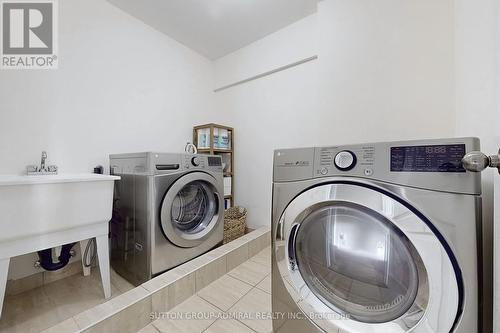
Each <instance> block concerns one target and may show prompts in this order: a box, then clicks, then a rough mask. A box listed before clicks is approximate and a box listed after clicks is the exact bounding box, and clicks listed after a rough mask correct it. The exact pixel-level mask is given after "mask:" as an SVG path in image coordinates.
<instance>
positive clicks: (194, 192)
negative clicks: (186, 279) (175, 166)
mask: <svg viewBox="0 0 500 333" xmlns="http://www.w3.org/2000/svg"><path fill="white" fill-rule="evenodd" d="M219 187H220V186H219ZM222 200H223V199H222V196H221V195H220V193H219V190H218V186H217V180H216V179H215V178H214V177H212V176H210V175H208V174H206V173H203V172H193V173H189V174H187V175H185V176H183V177H181V178H179V179H178V180H177V181H176V182H175V183H174V184H173V185H172V186H171V187H170V188H169V189H168V190H167V193H166V194H165V196H164V198H163V202H162V206H161V227H162V230H163V233H164V234H165V236H166V237H167V238H168V239H169V240H170V241H171V242H172V243H174V244H175V245H177V246H180V247H195V246H198V245H200V244H201V243H202V242H203V241H204V240H205V239H206V238H207V237H209V235H210V234H211V233H212V231H213V230H214V229H215V227H216V226H217V225H218V224H219V223H220V220H221V219H222V216H221V212H220V207H223V204H222Z"/></svg>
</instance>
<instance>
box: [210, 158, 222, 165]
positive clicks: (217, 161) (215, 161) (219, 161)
mask: <svg viewBox="0 0 500 333" xmlns="http://www.w3.org/2000/svg"><path fill="white" fill-rule="evenodd" d="M208 166H222V159H221V158H220V157H218V156H209V157H208Z"/></svg>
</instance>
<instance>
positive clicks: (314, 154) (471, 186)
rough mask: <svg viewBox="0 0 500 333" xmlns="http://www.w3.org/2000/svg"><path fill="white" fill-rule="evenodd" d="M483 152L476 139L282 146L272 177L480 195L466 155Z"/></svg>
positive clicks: (275, 158)
mask: <svg viewBox="0 0 500 333" xmlns="http://www.w3.org/2000/svg"><path fill="white" fill-rule="evenodd" d="M475 150H480V144H479V139H477V138H452V139H436V140H434V139H432V140H415V141H398V142H380V143H372V144H358V145H345V146H330V147H316V148H297V149H280V150H276V151H275V154H274V181H275V182H281V181H296V180H306V179H312V178H324V177H339V176H341V177H361V178H365V179H374V180H380V181H385V182H390V183H393V184H401V185H406V186H411V187H418V188H424V189H434V190H438V191H444V190H446V191H449V192H457V193H467V194H478V193H481V176H480V174H479V173H472V172H467V171H465V169H464V168H463V166H462V158H463V157H464V156H465V154H467V153H468V152H470V151H475Z"/></svg>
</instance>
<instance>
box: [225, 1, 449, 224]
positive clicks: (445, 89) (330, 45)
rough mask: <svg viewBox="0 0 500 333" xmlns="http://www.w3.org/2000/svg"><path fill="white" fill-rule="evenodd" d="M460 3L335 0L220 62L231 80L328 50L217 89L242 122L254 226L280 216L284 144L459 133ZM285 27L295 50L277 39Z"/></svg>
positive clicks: (242, 176) (241, 163)
mask: <svg viewBox="0 0 500 333" xmlns="http://www.w3.org/2000/svg"><path fill="white" fill-rule="evenodd" d="M453 10H454V7H453V1H452V0H445V1H434V0H421V1H398V0H381V1H376V2H373V1H366V0H352V1H342V0H325V1H322V2H320V3H319V8H318V13H317V14H316V15H314V16H313V17H309V18H306V19H304V20H302V21H301V22H298V23H296V24H295V25H294V26H291V27H287V28H285V29H283V30H281V31H279V32H277V33H275V34H273V35H270V36H268V37H266V38H265V39H263V40H261V41H259V42H257V43H254V44H252V45H250V46H248V47H246V48H244V49H242V50H239V51H237V52H235V53H234V54H231V55H229V56H226V57H224V58H222V59H220V60H218V61H217V62H216V66H215V69H216V71H215V77H216V78H219V79H216V82H218V83H219V84H220V83H222V82H223V83H224V84H227V82H229V81H233V82H234V81H237V80H238V78H239V79H245V78H247V77H249V76H251V74H253V75H254V74H259V73H260V72H261V71H262V70H263V69H266V70H268V69H271V67H274V68H275V67H279V66H282V65H286V64H287V63H289V62H290V61H291V60H293V59H295V60H299V59H300V58H301V57H304V56H305V55H313V54H318V55H319V59H318V60H317V61H315V62H310V63H307V64H304V65H301V66H298V67H294V68H292V69H289V70H286V71H284V72H280V73H278V74H273V75H271V76H267V77H265V78H262V79H259V80H256V81H252V82H250V83H247V84H243V85H239V86H236V87H233V88H230V89H227V90H223V91H221V92H218V93H216V96H217V108H218V109H219V110H222V111H223V112H224V113H227V114H229V115H230V118H229V119H231V124H232V125H233V126H234V127H235V130H236V146H235V147H236V161H235V163H236V179H235V182H236V183H235V186H236V193H235V194H236V203H237V204H239V205H243V206H246V207H248V208H249V224H250V226H252V227H257V226H259V225H266V224H269V223H270V211H271V207H270V205H271V180H272V151H273V149H275V148H286V147H297V146H314V145H335V144H347V143H355V142H368V141H381V140H399V139H412V138H430V137H449V136H453V134H454V128H455V116H454V103H455V96H454V88H455V87H454V31H453V28H454V26H453V24H454V15H453ZM314 25H315V27H314ZM299 28H302V33H299V32H297V31H298V30H300V29H299ZM277 34H279V35H281V36H286V38H287V40H288V41H287V45H293V43H294V42H295V43H296V44H295V47H294V48H291V47H287V48H286V49H287V50H292V51H290V52H285V53H283V52H281V49H282V47H281V45H282V44H278V47H276V46H275V43H274V40H275V38H276V35H277ZM304 36H306V38H304ZM307 37H309V40H313V41H315V43H317V44H314V43H313V44H311V43H310V42H307V41H308V38H307ZM311 45H316V46H313V47H312V46H311ZM298 50H300V52H299V51H298ZM304 50H305V51H304ZM254 54H265V55H267V54H271V55H270V56H265V57H249V56H248V55H254ZM276 54H278V55H279V54H281V58H280V57H278V56H276ZM249 59H251V60H252V61H249ZM230 70H232V73H228V71H230ZM227 78H231V79H230V80H229V79H227ZM250 129H252V130H250Z"/></svg>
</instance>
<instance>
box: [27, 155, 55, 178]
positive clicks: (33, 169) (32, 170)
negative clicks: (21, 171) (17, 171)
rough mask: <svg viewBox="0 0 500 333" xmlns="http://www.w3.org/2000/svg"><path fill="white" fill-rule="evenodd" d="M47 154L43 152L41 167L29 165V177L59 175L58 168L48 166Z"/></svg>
mask: <svg viewBox="0 0 500 333" xmlns="http://www.w3.org/2000/svg"><path fill="white" fill-rule="evenodd" d="M46 160H47V152H46V151H42V159H41V161H40V166H37V165H28V166H27V167H26V173H27V174H28V175H33V176H34V175H57V169H58V168H57V166H55V165H46Z"/></svg>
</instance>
